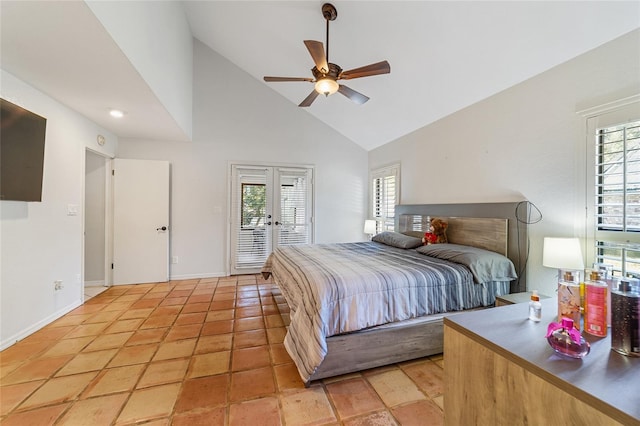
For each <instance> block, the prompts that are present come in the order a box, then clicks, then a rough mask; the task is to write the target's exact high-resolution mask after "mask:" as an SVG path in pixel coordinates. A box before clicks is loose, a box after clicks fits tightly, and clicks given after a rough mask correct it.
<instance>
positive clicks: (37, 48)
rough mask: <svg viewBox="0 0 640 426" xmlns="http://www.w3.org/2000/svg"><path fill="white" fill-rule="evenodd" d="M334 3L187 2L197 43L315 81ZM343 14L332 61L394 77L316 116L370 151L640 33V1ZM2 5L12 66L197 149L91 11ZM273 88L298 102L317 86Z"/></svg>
mask: <svg viewBox="0 0 640 426" xmlns="http://www.w3.org/2000/svg"><path fill="white" fill-rule="evenodd" d="M11 3H15V4H13V5H12V7H10V8H9V7H7V5H9V4H11ZM29 4H31V5H29ZM322 4H323V2H322V1H183V2H182V6H183V9H184V12H185V14H186V18H187V20H188V22H189V26H190V27H191V32H192V34H193V36H194V37H195V38H197V39H199V40H200V41H202V42H203V43H205V44H206V45H208V46H209V47H210V48H211V49H213V50H215V51H217V52H218V53H219V54H221V55H222V56H224V57H226V58H227V59H228V60H229V61H231V62H232V63H234V64H235V65H236V66H238V67H239V68H240V70H243V71H244V72H246V73H248V74H249V75H251V76H253V77H254V78H256V79H258V80H260V81H262V77H263V76H265V75H271V76H289V77H311V71H310V69H311V68H312V67H313V61H312V59H311V57H310V55H309V52H308V51H307V49H306V48H305V46H304V44H303V40H319V41H322V42H323V43H324V42H325V36H326V35H325V20H324V18H323V16H322V13H321V6H322ZM333 4H334V5H335V6H336V8H337V11H338V17H337V19H336V20H335V21H333V22H331V24H330V51H329V54H330V58H329V59H330V62H334V63H336V64H338V65H340V66H341V67H342V68H343V69H351V68H356V67H359V66H362V65H366V64H370V63H374V62H378V61H381V60H387V61H389V63H390V64H391V73H390V74H385V75H379V76H374V77H365V78H360V79H354V80H349V81H345V82H344V83H345V84H347V85H348V86H349V87H350V88H352V89H354V90H357V91H358V92H361V93H363V94H365V95H367V96H368V97H370V100H369V101H368V102H367V103H365V104H363V105H357V104H355V103H353V102H351V101H350V100H349V99H347V98H346V97H343V96H341V95H340V94H334V95H331V96H329V97H327V98H324V97H318V99H316V101H315V102H314V103H313V105H312V106H311V107H309V108H307V109H306V111H307V112H308V113H309V114H312V115H313V116H315V117H316V118H317V119H318V120H321V121H323V122H324V123H326V124H327V125H328V126H331V127H332V128H334V129H336V130H337V131H338V132H340V133H342V134H343V135H345V136H346V137H348V138H349V139H351V140H353V141H354V142H355V143H357V144H359V145H361V146H362V147H363V148H365V149H367V150H370V149H373V148H375V147H377V146H380V145H382V144H385V143H387V142H390V141H392V140H395V139H397V138H399V137H401V136H403V135H406V134H408V133H410V132H412V131H414V130H416V129H418V128H420V127H423V126H425V125H428V124H430V123H432V122H434V121H436V120H438V119H440V118H442V117H445V116H447V115H449V114H451V113H454V112H456V111H458V110H460V109H462V108H465V107H466V106H469V105H471V104H473V103H475V102H478V101H480V100H482V99H485V98H487V97H490V96H491V95H493V94H496V93H498V92H500V91H502V90H505V89H507V88H509V87H511V86H513V85H516V84H518V83H520V82H522V81H524V80H526V79H528V78H531V77H533V76H535V75H537V74H539V73H541V72H544V71H546V70H548V69H550V68H552V67H554V66H556V65H558V64H561V63H563V62H565V61H567V60H569V59H571V58H574V57H576V56H578V55H580V54H582V53H584V52H586V51H588V50H591V49H593V48H596V47H598V46H600V45H602V44H604V43H606V42H608V41H610V40H612V39H614V38H616V37H619V36H621V35H623V34H625V33H627V32H629V31H632V30H634V29H637V28H639V27H640V2H637V1H630V2H609V1H603V2H582V1H568V2H559V1H553V2H548V1H539V2H520V1H513V2H504V1H497V2H487V1H469V2H457V1H440V2H438V1H335V2H333ZM0 6H1V7H2V27H1V31H2V33H1V35H2V51H1V54H2V56H1V60H2V62H1V66H2V68H3V69H4V70H6V71H9V72H10V73H13V74H14V75H16V76H17V77H19V78H21V79H22V80H24V81H26V82H27V83H29V84H31V85H33V86H34V87H36V88H38V89H40V90H42V91H43V92H45V93H48V94H49V95H51V96H52V97H54V98H56V99H58V100H60V101H61V102H62V103H64V104H66V105H67V106H69V107H71V108H73V109H75V110H77V111H79V112H80V113H82V114H84V115H85V116H87V117H88V118H90V119H92V120H93V121H95V122H97V123H98V124H101V125H102V126H103V127H106V128H107V129H109V130H111V131H113V132H114V133H115V134H117V135H119V136H121V137H123V138H127V137H144V138H150V139H176V140H180V139H184V132H182V131H181V130H180V129H179V128H178V126H177V125H176V124H175V122H174V120H172V119H171V117H170V115H169V113H168V112H167V110H166V108H163V107H162V105H161V104H160V103H159V101H158V99H157V98H155V96H154V95H153V93H152V91H151V90H149V87H148V85H147V84H146V82H145V81H144V79H143V78H141V76H140V75H139V74H138V73H137V72H136V71H135V70H134V68H133V67H132V66H131V64H130V63H128V62H127V60H126V57H125V56H124V55H123V54H122V52H121V51H119V49H118V46H117V44H116V43H115V42H114V41H113V40H112V39H111V38H110V37H109V35H108V33H107V32H106V31H105V29H104V28H103V27H101V26H100V25H96V22H97V20H96V18H95V16H93V15H92V13H91V11H90V9H89V8H87V7H82V4H81V3H80V4H78V2H64V1H59V2H58V1H47V2H43V3H38V2H35V3H34V2H11V1H6V0H3V1H2V2H1V5H0ZM150 19H152V18H151V17H150ZM80 34H82V36H81V37H79V35H80ZM263 84H265V85H266V86H267V87H268V88H269V90H273V91H274V93H277V94H278V95H280V96H284V97H285V98H287V99H288V100H290V101H291V103H292V105H298V104H299V103H300V102H301V101H302V100H303V99H304V98H305V97H306V96H307V95H308V94H309V93H310V91H311V90H312V88H313V85H312V84H311V83H308V82H288V83H266V82H263ZM98 99H99V100H100V103H98V102H97V100H98ZM109 103H113V104H114V105H115V104H118V105H123V104H124V105H125V108H126V109H127V111H128V114H129V115H135V120H128V121H127V123H122V122H120V123H117V122H116V123H114V122H113V121H112V120H110V119H109V118H108V117H106V115H105V114H104V109H105V108H106V106H105V105H107V104H109ZM264 107H265V108H268V107H269V106H268V105H265V106H264Z"/></svg>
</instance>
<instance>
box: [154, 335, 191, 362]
mask: <svg viewBox="0 0 640 426" xmlns="http://www.w3.org/2000/svg"><path fill="white" fill-rule="evenodd" d="M197 341H198V339H184V340H175V341H173V342H165V343H161V344H160V347H159V348H158V352H156V355H155V356H154V357H153V360H154V361H161V360H165V359H172V358H184V357H190V356H191V355H192V354H193V351H194V349H195V347H196V343H197Z"/></svg>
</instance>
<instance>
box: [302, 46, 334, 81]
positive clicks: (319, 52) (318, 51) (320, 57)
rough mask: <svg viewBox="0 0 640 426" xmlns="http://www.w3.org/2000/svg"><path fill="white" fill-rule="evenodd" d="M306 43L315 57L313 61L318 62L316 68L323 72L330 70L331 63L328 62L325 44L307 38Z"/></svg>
mask: <svg viewBox="0 0 640 426" xmlns="http://www.w3.org/2000/svg"><path fill="white" fill-rule="evenodd" d="M304 45H305V46H307V50H308V51H309V53H310V54H311V57H312V58H313V62H314V63H315V64H316V68H317V69H318V71H320V72H321V73H323V74H326V73H328V72H329V65H328V64H327V57H326V56H325V53H324V46H323V45H322V42H321V41H315V40H305V41H304Z"/></svg>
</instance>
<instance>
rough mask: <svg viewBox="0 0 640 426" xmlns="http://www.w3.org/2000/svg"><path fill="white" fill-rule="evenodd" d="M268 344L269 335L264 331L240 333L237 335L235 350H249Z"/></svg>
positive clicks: (234, 342)
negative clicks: (249, 348)
mask: <svg viewBox="0 0 640 426" xmlns="http://www.w3.org/2000/svg"><path fill="white" fill-rule="evenodd" d="M266 344H267V333H266V331H265V330H264V329H262V330H249V331H240V332H237V333H235V337H234V339H233V348H234V349H240V348H248V347H251V346H263V345H266Z"/></svg>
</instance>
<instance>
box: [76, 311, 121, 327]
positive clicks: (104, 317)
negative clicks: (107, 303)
mask: <svg viewBox="0 0 640 426" xmlns="http://www.w3.org/2000/svg"><path fill="white" fill-rule="evenodd" d="M120 315H122V314H121V313H120V312H118V311H104V312H98V313H97V314H94V315H91V316H90V317H89V318H87V319H86V320H85V321H84V324H93V323H97V322H112V321H115V320H116V319H117V318H118V317H119V316H120Z"/></svg>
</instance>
